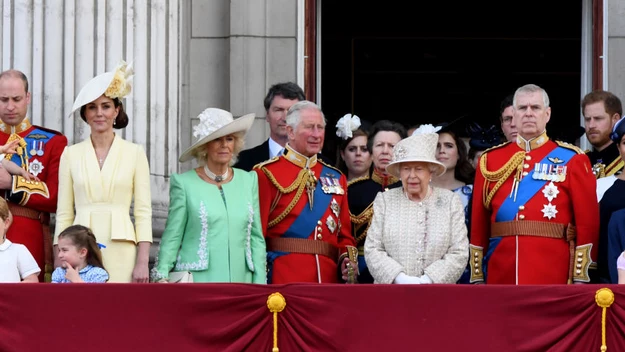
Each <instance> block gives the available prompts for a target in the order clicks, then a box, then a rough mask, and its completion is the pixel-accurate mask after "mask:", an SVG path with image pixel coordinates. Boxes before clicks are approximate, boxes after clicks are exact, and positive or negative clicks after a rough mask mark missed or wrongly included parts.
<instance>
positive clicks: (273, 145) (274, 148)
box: [269, 137, 284, 159]
mask: <svg viewBox="0 0 625 352" xmlns="http://www.w3.org/2000/svg"><path fill="white" fill-rule="evenodd" d="M282 149H284V147H283V146H281V145H280V144H278V142H276V141H274V140H273V139H271V137H269V159H271V158H273V157H275V156H278V153H280V152H281V151H282Z"/></svg>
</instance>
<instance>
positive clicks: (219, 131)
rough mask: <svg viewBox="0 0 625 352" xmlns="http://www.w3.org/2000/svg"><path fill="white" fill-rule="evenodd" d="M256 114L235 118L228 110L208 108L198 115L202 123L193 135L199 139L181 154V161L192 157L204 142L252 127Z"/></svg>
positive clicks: (245, 130)
mask: <svg viewBox="0 0 625 352" xmlns="http://www.w3.org/2000/svg"><path fill="white" fill-rule="evenodd" d="M254 117H256V114H247V115H243V116H241V117H239V118H238V119H235V118H234V117H233V116H232V114H231V113H230V112H228V111H226V110H221V109H217V108H208V109H206V110H204V111H202V113H201V114H200V115H199V116H198V119H200V123H199V124H198V125H197V126H195V127H193V136H194V137H196V138H197V141H196V142H195V143H193V145H192V146H190V147H189V148H187V150H185V151H184V153H182V155H180V158H179V159H178V160H179V161H180V162H181V163H183V162H185V161H187V160H189V159H191V158H192V157H193V152H194V151H195V150H196V149H197V148H199V147H201V146H203V145H204V144H206V143H208V142H210V141H212V140H215V139H217V138H221V137H223V136H227V135H229V134H233V133H237V132H243V133H247V131H248V130H249V129H250V127H252V123H254Z"/></svg>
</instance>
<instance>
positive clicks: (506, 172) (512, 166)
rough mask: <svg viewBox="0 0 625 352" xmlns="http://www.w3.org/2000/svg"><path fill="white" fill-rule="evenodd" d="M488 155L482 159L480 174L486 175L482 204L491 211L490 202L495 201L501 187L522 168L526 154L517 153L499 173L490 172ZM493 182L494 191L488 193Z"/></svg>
mask: <svg viewBox="0 0 625 352" xmlns="http://www.w3.org/2000/svg"><path fill="white" fill-rule="evenodd" d="M487 155H488V154H483V155H482V157H481V158H480V172H481V173H482V175H484V189H483V191H482V203H483V204H484V207H485V208H486V209H490V202H491V201H492V200H493V196H494V195H495V193H497V191H498V190H499V187H501V185H503V183H504V182H506V180H507V179H508V177H510V175H512V173H513V172H514V171H515V170H517V169H518V168H519V167H521V166H522V164H523V160H525V152H516V153H515V154H514V155H513V156H512V157H511V158H510V160H508V162H507V163H505V164H504V166H502V167H501V168H500V169H499V170H497V171H488V169H487V168H486V157H487ZM491 182H497V183H495V186H494V187H493V190H492V191H490V192H489V191H488V186H489V185H490V183H491Z"/></svg>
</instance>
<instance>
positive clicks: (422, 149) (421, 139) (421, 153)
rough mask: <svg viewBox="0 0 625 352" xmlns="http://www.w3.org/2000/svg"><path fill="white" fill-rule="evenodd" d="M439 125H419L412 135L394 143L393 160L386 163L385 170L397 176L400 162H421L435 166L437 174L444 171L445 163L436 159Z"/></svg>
mask: <svg viewBox="0 0 625 352" xmlns="http://www.w3.org/2000/svg"><path fill="white" fill-rule="evenodd" d="M440 129H441V128H440V127H434V126H432V125H429V124H428V125H421V126H420V127H419V128H418V129H417V130H416V131H414V133H413V134H412V136H410V137H408V138H404V139H402V140H401V141H399V142H398V143H397V144H395V147H394V148H393V161H392V162H391V163H390V164H388V166H387V167H386V171H387V172H388V173H390V174H391V175H393V176H395V177H399V166H400V165H401V163H409V162H421V163H428V164H431V165H433V166H435V167H436V171H435V172H434V173H435V174H436V175H437V176H440V175H442V174H444V173H445V170H446V168H445V165H443V164H442V163H441V162H440V161H438V160H436V144H437V143H438V134H437V133H436V132H438V130H440Z"/></svg>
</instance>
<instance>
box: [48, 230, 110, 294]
mask: <svg viewBox="0 0 625 352" xmlns="http://www.w3.org/2000/svg"><path fill="white" fill-rule="evenodd" d="M58 249H59V252H58V257H59V261H60V262H61V266H60V267H58V268H56V269H55V270H54V272H53V273H52V282H53V283H67V282H72V283H76V282H100V283H104V282H107V281H108V279H109V274H108V273H107V272H106V270H104V265H102V253H101V252H100V248H99V246H98V243H97V242H96V239H95V235H94V234H93V232H91V230H90V229H89V228H88V227H85V226H82V225H73V226H70V227H68V228H66V229H65V230H64V231H63V232H61V234H59V242H58Z"/></svg>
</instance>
